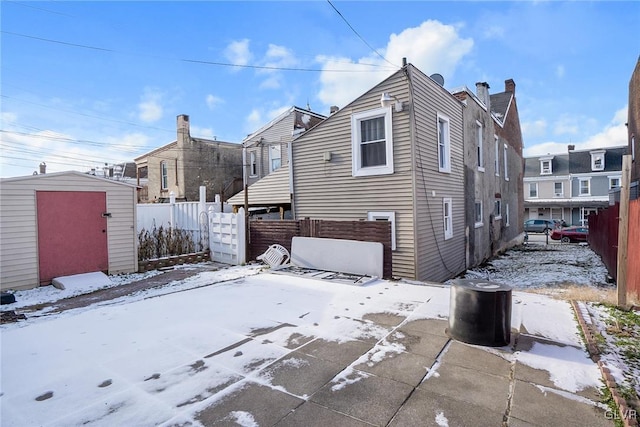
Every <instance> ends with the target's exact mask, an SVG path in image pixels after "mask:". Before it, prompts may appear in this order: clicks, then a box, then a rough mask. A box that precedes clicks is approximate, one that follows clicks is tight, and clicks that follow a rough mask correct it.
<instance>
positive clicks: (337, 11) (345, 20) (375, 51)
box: [327, 0, 400, 69]
mask: <svg viewBox="0 0 640 427" xmlns="http://www.w3.org/2000/svg"><path fill="white" fill-rule="evenodd" d="M327 3H329V4H330V5H331V7H332V8H333V10H335V11H336V13H337V14H338V15H339V16H340V18H342V20H343V21H344V22H345V23H346V24H347V25H348V26H349V28H351V31H353V33H354V34H355V35H356V36H358V38H359V39H360V40H362V42H363V43H364V44H365V45H367V47H368V48H369V49H371V50H372V51H373V53H375V54H376V55H378V56H379V57H380V58H382V59H383V60H385V61H386V62H387V63H388V64H391V65H392V66H393V67H394V68H395V69H399V68H400V67H398V66H397V65H396V64H393V63H392V62H390V61H389V60H388V59H387V58H385V57H384V56H382V55H381V54H380V52H378V51H377V50H376V49H374V48H373V46H371V45H370V44H369V43H368V42H367V41H366V40H365V39H364V37H362V36H361V35H360V34H359V33H358V32H357V31H356V29H355V28H353V26H351V24H350V23H349V21H347V18H345V17H344V16H343V15H342V13H340V11H339V10H338V9H337V8H336V7H335V6H334V5H333V3H331V0H327Z"/></svg>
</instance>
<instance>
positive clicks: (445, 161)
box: [436, 113, 451, 173]
mask: <svg viewBox="0 0 640 427" xmlns="http://www.w3.org/2000/svg"><path fill="white" fill-rule="evenodd" d="M436 116H437V118H436V138H437V150H438V171H439V172H442V173H451V120H450V119H449V117H447V116H445V115H444V114H440V113H437V115H436ZM440 123H442V124H443V125H444V136H443V137H441V131H440ZM441 147H442V148H441ZM443 156H444V158H443Z"/></svg>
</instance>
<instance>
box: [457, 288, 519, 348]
mask: <svg viewBox="0 0 640 427" xmlns="http://www.w3.org/2000/svg"><path fill="white" fill-rule="evenodd" d="M447 333H448V334H449V336H450V337H451V338H453V339H456V340H458V341H462V342H465V343H468V344H476V345H485V346H491V347H502V346H505V345H508V344H509V343H510V341H511V288H510V287H509V286H506V285H501V284H498V283H492V282H489V281H486V280H475V279H456V280H455V281H454V283H453V285H451V302H450V306H449V328H448V329H447Z"/></svg>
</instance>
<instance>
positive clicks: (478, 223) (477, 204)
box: [474, 200, 484, 228]
mask: <svg viewBox="0 0 640 427" xmlns="http://www.w3.org/2000/svg"><path fill="white" fill-rule="evenodd" d="M478 207H479V208H480V210H479V212H478ZM482 210H483V209H482V200H481V201H479V202H478V201H476V202H475V210H474V216H475V222H474V227H475V228H480V227H482V226H484V212H483V211H482ZM478 214H479V215H478ZM478 216H479V218H478ZM478 219H479V221H478Z"/></svg>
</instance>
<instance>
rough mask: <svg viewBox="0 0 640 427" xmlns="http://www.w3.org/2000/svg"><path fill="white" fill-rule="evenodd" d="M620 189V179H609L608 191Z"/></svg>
mask: <svg viewBox="0 0 640 427" xmlns="http://www.w3.org/2000/svg"><path fill="white" fill-rule="evenodd" d="M618 187H620V178H609V189H610V190H611V189H614V188H618Z"/></svg>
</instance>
